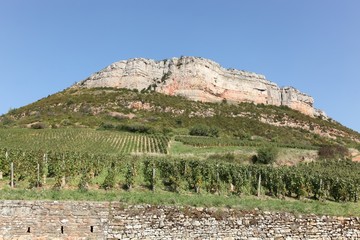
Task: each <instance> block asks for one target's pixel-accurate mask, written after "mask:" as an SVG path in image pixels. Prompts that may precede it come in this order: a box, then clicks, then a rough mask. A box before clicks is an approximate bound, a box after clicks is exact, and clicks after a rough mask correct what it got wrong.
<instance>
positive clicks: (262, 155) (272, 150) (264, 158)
mask: <svg viewBox="0 0 360 240" xmlns="http://www.w3.org/2000/svg"><path fill="white" fill-rule="evenodd" d="M278 154H279V150H278V148H276V147H274V146H271V145H267V146H264V147H261V148H259V149H258V151H257V155H255V156H254V157H253V162H254V163H260V164H272V163H274V162H275V161H276V158H277V156H278Z"/></svg>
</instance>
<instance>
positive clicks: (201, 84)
mask: <svg viewBox="0 0 360 240" xmlns="http://www.w3.org/2000/svg"><path fill="white" fill-rule="evenodd" d="M76 86H77V87H86V88H92V87H114V88H128V89H137V90H139V91H156V92H159V93H163V94H167V95H180V96H184V97H186V98H188V99H191V100H195V101H203V102H220V101H223V100H226V101H227V102H229V103H239V102H253V103H256V104H261V103H262V104H271V105H276V106H288V107H290V108H292V109H295V110H298V111H300V112H302V113H304V114H307V115H310V116H316V115H317V114H318V111H316V110H315V109H314V107H313V103H314V99H313V98H312V97H311V96H308V95H306V94H304V93H301V92H300V91H298V90H297V89H295V88H292V87H285V88H280V87H278V86H277V85H276V84H275V83H273V82H271V81H269V80H266V78H265V76H263V75H260V74H256V73H251V72H247V71H242V70H236V69H225V68H223V67H221V66H220V65H219V64H218V63H215V62H213V61H211V60H208V59H204V58H198V57H181V58H171V59H166V60H162V61H154V60H150V59H143V58H134V59H130V60H125V61H119V62H115V63H113V64H111V65H110V66H108V67H106V68H104V69H103V70H101V71H99V72H97V73H94V74H93V75H91V76H90V77H89V78H87V79H85V80H84V81H81V82H79V83H77V84H76Z"/></svg>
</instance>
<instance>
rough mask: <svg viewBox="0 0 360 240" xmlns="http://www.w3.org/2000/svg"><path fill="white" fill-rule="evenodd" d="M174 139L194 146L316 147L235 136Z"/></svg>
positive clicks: (181, 137) (313, 148) (314, 148)
mask: <svg viewBox="0 0 360 240" xmlns="http://www.w3.org/2000/svg"><path fill="white" fill-rule="evenodd" d="M175 141H179V142H182V143H183V144H186V145H191V146H194V147H214V146H221V147H224V146H249V147H260V146H263V145H264V144H272V145H275V146H277V147H284V148H299V149H309V150H316V149H317V147H316V146H313V145H299V144H290V143H289V144H278V143H269V142H262V141H259V140H258V141H252V140H242V139H236V138H214V137H204V136H176V137H175Z"/></svg>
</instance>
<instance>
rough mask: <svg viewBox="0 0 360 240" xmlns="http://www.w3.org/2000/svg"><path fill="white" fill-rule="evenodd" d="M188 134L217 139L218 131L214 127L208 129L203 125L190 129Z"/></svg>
mask: <svg viewBox="0 0 360 240" xmlns="http://www.w3.org/2000/svg"><path fill="white" fill-rule="evenodd" d="M189 134H190V135H192V136H208V137H218V136H219V129H217V128H215V127H208V126H206V125H203V124H198V125H195V126H194V127H192V128H191V129H190V132H189Z"/></svg>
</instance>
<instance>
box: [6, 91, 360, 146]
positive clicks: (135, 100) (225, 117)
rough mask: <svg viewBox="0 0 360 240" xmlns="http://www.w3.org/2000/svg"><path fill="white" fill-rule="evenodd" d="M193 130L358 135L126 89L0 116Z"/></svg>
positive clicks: (32, 122) (287, 114)
mask: <svg viewBox="0 0 360 240" xmlns="http://www.w3.org/2000/svg"><path fill="white" fill-rule="evenodd" d="M264 116H266V117H268V118H271V119H272V120H273V121H275V122H278V123H284V122H285V121H293V122H295V123H299V124H300V125H307V126H309V129H310V130H311V129H312V128H315V127H316V126H318V127H319V128H322V129H324V131H325V132H329V131H328V130H336V131H341V132H343V136H337V138H336V139H331V138H327V137H321V136H319V135H318V134H315V133H313V132H311V131H310V130H304V129H301V128H291V127H283V126H282V127H277V126H273V125H269V124H267V123H263V122H261V121H259V119H260V118H261V117H264ZM195 125H206V126H208V127H210V128H212V129H216V130H217V131H218V132H217V135H219V136H220V137H221V138H230V139H232V138H236V139H241V140H253V139H262V140H265V141H268V142H276V143H278V144H285V145H289V146H290V145H293V146H295V145H299V146H314V145H317V146H319V145H322V144H328V143H334V142H336V143H339V144H342V145H343V144H345V145H348V146H353V147H357V146H358V145H357V144H356V143H355V142H354V141H352V139H360V134H359V133H357V132H354V131H352V130H350V129H348V128H346V127H344V126H342V125H340V124H338V123H336V122H334V121H325V120H322V119H318V118H311V117H309V116H306V115H303V114H301V113H300V112H297V111H294V110H292V109H289V108H287V107H276V106H270V105H262V104H260V105H255V104H252V103H241V104H236V105H232V104H226V103H220V104H219V103H201V102H194V101H189V100H186V99H184V98H182V97H176V96H166V95H163V94H159V93H155V92H150V93H139V92H137V91H131V90H126V89H110V88H103V89H67V90H64V91H62V92H60V93H57V94H54V95H51V96H48V97H47V98H44V99H41V100H39V101H37V102H35V103H32V104H30V105H27V106H25V107H22V108H19V109H14V110H11V111H9V113H8V114H6V115H4V116H2V117H1V126H2V127H3V128H13V127H33V128H69V127H71V128H73V127H77V128H80V127H87V128H93V129H98V128H100V127H103V128H105V129H109V130H120V131H124V130H125V131H126V130H130V131H131V129H133V130H134V129H136V128H138V129H139V128H140V129H141V127H143V128H144V129H145V130H144V129H143V130H144V131H145V132H146V133H158V134H165V135H178V134H182V135H183V134H188V133H189V131H190V130H191V128H193V127H194V126H195Z"/></svg>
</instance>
